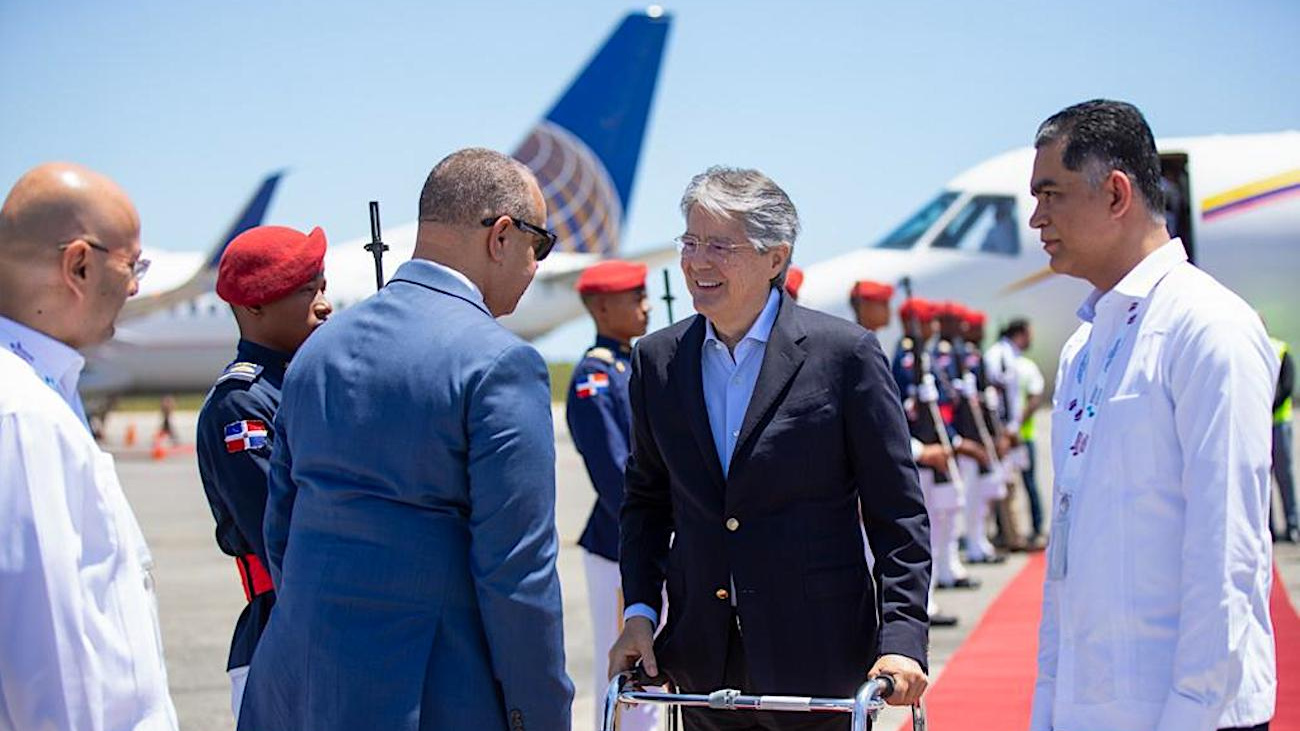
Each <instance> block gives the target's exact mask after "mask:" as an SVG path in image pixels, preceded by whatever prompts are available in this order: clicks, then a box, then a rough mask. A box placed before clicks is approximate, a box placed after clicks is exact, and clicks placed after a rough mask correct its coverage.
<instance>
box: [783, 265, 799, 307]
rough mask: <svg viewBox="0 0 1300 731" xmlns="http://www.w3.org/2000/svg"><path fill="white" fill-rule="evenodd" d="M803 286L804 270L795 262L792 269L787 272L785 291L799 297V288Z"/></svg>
mask: <svg viewBox="0 0 1300 731" xmlns="http://www.w3.org/2000/svg"><path fill="white" fill-rule="evenodd" d="M802 286H803V270H802V269H800V268H799V267H797V266H794V265H793V264H792V265H790V270H789V271H787V272H786V273H785V291H786V292H789V293H790V296H791V297H794V298H795V299H799V288H800V287H802Z"/></svg>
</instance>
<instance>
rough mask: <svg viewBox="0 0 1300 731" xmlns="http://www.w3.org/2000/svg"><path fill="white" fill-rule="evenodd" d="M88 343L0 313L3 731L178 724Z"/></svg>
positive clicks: (95, 730) (145, 553)
mask: <svg viewBox="0 0 1300 731" xmlns="http://www.w3.org/2000/svg"><path fill="white" fill-rule="evenodd" d="M83 363H84V361H83V360H82V358H81V356H80V355H78V354H77V352H76V351H75V350H73V349H72V348H69V347H68V346H66V345H64V344H63V343H60V342H58V341H56V340H54V339H52V338H49V337H48V336H46V335H43V334H41V333H39V332H36V331H34V330H30V329H28V328H26V327H23V326H22V325H19V324H18V323H15V322H13V321H12V320H8V319H6V318H3V317H0V730H4V731H8V730H9V729H70V730H71V729H75V730H76V731H117V730H122V731H125V730H127V729H131V730H134V731H153V730H154V729H175V728H176V727H177V723H176V711H175V709H174V708H173V707H172V701H171V697H170V696H169V695H168V692H167V673H166V670H165V668H164V665H163V653H162V636H161V634H160V632H159V627H158V614H157V603H156V601H155V598H154V594H153V585H152V579H151V577H150V573H149V569H150V566H151V565H152V559H151V558H150V555H149V550H148V547H147V546H146V545H145V542H144V537H143V535H142V534H141V533H140V527H139V525H138V524H137V523H136V520H135V516H134V515H133V514H132V512H131V508H130V506H129V505H128V504H127V501H126V497H125V495H123V494H122V489H121V486H120V485H119V484H118V481H117V474H116V472H115V470H114V465H113V458H112V457H111V456H109V455H108V454H106V453H104V452H103V451H101V450H100V449H99V447H98V446H97V445H96V444H95V441H94V439H93V438H92V437H91V435H90V432H89V430H88V429H87V428H86V426H85V423H84V418H83V417H82V416H81V414H80V413H79V411H80V408H79V407H80V400H79V399H78V398H77V395H76V386H77V379H78V378H79V377H80V373H81V367H82V364H83Z"/></svg>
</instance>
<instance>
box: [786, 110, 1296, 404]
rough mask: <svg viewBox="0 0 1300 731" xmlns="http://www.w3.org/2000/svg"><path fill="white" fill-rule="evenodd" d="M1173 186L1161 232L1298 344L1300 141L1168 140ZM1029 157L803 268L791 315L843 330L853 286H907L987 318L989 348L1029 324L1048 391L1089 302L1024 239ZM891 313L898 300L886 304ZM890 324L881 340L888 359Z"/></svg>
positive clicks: (1017, 154) (1290, 135) (894, 334)
mask: <svg viewBox="0 0 1300 731" xmlns="http://www.w3.org/2000/svg"><path fill="white" fill-rule="evenodd" d="M1157 146H1158V148H1159V150H1160V160H1161V167H1162V173H1163V174H1164V176H1165V178H1166V180H1168V181H1172V183H1173V184H1172V185H1171V188H1172V189H1173V193H1172V194H1171V195H1169V198H1170V204H1171V206H1170V208H1171V210H1170V213H1169V216H1168V217H1169V219H1170V228H1171V229H1172V231H1171V232H1172V233H1175V234H1177V235H1179V236H1180V237H1181V238H1182V240H1183V243H1184V244H1185V245H1186V247H1187V248H1188V252H1189V254H1190V256H1191V259H1192V261H1193V262H1194V263H1195V264H1196V265H1197V266H1199V267H1201V268H1202V269H1204V270H1205V271H1207V272H1209V273H1210V274H1211V275H1213V276H1214V277H1215V278H1216V279H1218V280H1219V281H1220V282H1222V283H1223V284H1224V285H1226V286H1227V287H1229V288H1231V289H1232V290H1233V291H1234V292H1236V293H1237V294H1239V295H1241V297H1242V298H1244V299H1245V300H1246V301H1247V302H1249V303H1251V305H1253V306H1254V307H1255V308H1256V309H1257V310H1259V311H1260V312H1261V313H1262V314H1263V315H1264V317H1265V320H1266V321H1267V323H1268V327H1269V330H1270V332H1272V333H1274V334H1276V335H1277V336H1278V337H1281V338H1283V339H1285V340H1287V341H1288V342H1291V343H1300V289H1298V288H1297V285H1296V274H1297V272H1300V132H1296V131H1289V132H1281V133H1276V134H1254V135H1219V136H1213V137H1188V138H1179V139H1167V140H1162V141H1160V142H1159V143H1158V145H1157ZM1033 160H1034V150H1033V149H1032V148H1023V149H1018V150H1013V151H1011V152H1007V153H1005V154H1002V155H998V156H997V157H994V158H991V159H989V160H987V161H986V162H984V163H981V164H979V165H977V166H975V167H973V168H971V169H969V170H967V171H966V172H964V173H962V174H960V175H958V176H957V177H955V178H953V179H952V180H951V181H950V182H949V183H948V185H947V186H945V187H944V189H943V190H942V191H940V192H939V194H938V195H937V196H935V197H934V198H933V199H932V200H930V201H929V202H927V203H926V204H925V205H923V206H922V207H921V208H920V209H919V210H917V211H916V213H914V214H913V215H912V216H910V217H909V218H908V219H907V220H906V221H904V222H903V223H902V224H901V225H900V226H899V227H898V228H896V229H894V231H892V232H891V233H889V234H888V235H886V236H885V237H884V238H882V239H881V240H880V241H878V242H876V243H875V244H873V245H871V246H869V247H867V248H864V249H859V250H857V251H854V252H851V253H848V254H843V255H841V256H837V257H834V258H832V259H829V260H826V261H822V262H818V263H816V264H813V265H812V266H809V267H807V269H806V271H805V279H804V284H803V289H802V290H801V292H800V298H799V299H800V303H801V304H804V305H807V306H809V307H815V308H817V309H821V310H824V311H826V312H830V313H834V314H837V315H840V316H842V317H845V318H852V317H853V314H852V312H851V311H850V309H849V303H848V292H849V289H850V287H851V286H852V285H853V283H854V281H856V280H858V279H874V280H877V281H881V282H887V283H893V284H897V283H898V282H900V281H901V280H902V279H903V278H904V277H908V278H910V280H911V284H912V287H913V291H914V293H915V294H916V295H917V296H919V297H925V298H927V299H938V300H953V301H957V302H961V303H962V304H965V305H967V306H969V307H974V308H977V309H980V310H984V311H985V312H987V313H988V315H989V324H988V327H987V330H988V334H989V336H990V337H992V336H994V335H995V334H996V333H997V331H998V329H999V327H1000V326H1001V325H1003V324H1005V323H1006V322H1007V321H1009V320H1010V319H1011V318H1013V317H1017V316H1024V317H1028V318H1029V319H1030V321H1031V322H1032V323H1033V328H1034V339H1035V344H1034V346H1033V348H1032V350H1031V352H1030V356H1031V357H1033V358H1034V359H1035V360H1036V361H1037V362H1038V363H1039V365H1040V366H1041V367H1042V368H1043V372H1044V374H1045V375H1047V377H1048V378H1049V379H1052V378H1053V376H1054V374H1055V372H1056V361H1057V356H1058V354H1059V351H1060V348H1061V345H1062V344H1063V343H1064V342H1065V339H1066V338H1067V337H1069V335H1070V333H1072V332H1073V331H1074V329H1075V327H1076V326H1077V325H1078V319H1077V317H1076V316H1075V310H1076V309H1077V308H1078V306H1079V304H1080V303H1081V302H1082V301H1083V298H1084V297H1086V296H1087V294H1088V292H1089V291H1091V287H1090V286H1089V285H1088V284H1087V283H1085V282H1082V281H1080V280H1077V279H1071V278H1068V277H1064V276H1061V275H1057V274H1053V273H1052V272H1051V271H1050V270H1049V269H1048V268H1047V255H1046V253H1044V252H1043V250H1042V246H1041V243H1040V242H1039V237H1038V232H1037V231H1036V230H1034V229H1031V228H1030V227H1029V223H1028V221H1029V216H1030V215H1031V214H1032V213H1033V210H1034V198H1033V197H1032V196H1031V195H1030V193H1029V178H1030V171H1031V169H1032V167H1033ZM895 297H896V299H895V305H897V303H898V302H899V301H901V294H899V293H897V292H896V294H895ZM898 337H899V327H898V323H897V322H894V323H892V324H891V326H890V329H889V330H887V331H886V332H885V333H882V342H883V343H884V344H885V347H886V348H892V347H893V345H894V343H895V342H897V340H898Z"/></svg>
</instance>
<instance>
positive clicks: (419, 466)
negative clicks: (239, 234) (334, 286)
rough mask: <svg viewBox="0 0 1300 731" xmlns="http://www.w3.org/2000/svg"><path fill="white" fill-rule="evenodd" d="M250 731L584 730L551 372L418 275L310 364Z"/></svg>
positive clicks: (244, 721) (299, 392) (314, 346)
mask: <svg viewBox="0 0 1300 731" xmlns="http://www.w3.org/2000/svg"><path fill="white" fill-rule="evenodd" d="M277 424H278V428H279V434H280V435H281V436H280V440H279V441H278V442H277V443H276V445H275V450H274V453H273V455H272V467H271V476H270V489H269V498H268V504H267V513H266V523H265V537H266V550H267V558H268V560H269V563H270V569H271V573H272V575H273V577H274V578H275V581H276V587H277V589H278V593H279V604H278V606H277V607H276V610H275V612H274V613H273V615H272V617H271V621H270V624H269V626H268V627H267V630H266V634H265V635H264V636H263V638H262V642H261V644H260V645H259V647H258V650H257V654H256V656H255V657H254V659H253V665H252V668H251V670H250V674H249V681H248V690H247V692H246V695H245V698H244V707H243V712H242V713H241V718H240V728H241V729H279V730H281V731H287V730H289V729H312V730H313V731H318V730H320V729H357V728H382V729H451V728H466V729H468V728H475V729H479V728H482V729H489V728H496V729H500V728H511V729H522V728H535V729H559V728H565V729H567V728H569V723H570V721H569V718H570V717H569V705H570V702H571V700H572V696H573V686H572V684H571V683H570V681H569V679H568V677H567V676H566V675H565V672H564V642H563V628H562V623H561V599H560V585H559V580H558V577H557V575H556V570H555V559H556V553H557V539H556V531H555V446H554V437H553V431H552V423H551V411H550V390H549V387H548V380H547V373H546V366H545V363H544V362H543V361H542V358H541V356H540V355H539V354H538V353H537V351H536V350H534V349H533V348H532V347H530V346H529V345H527V344H526V343H524V342H523V341H522V340H520V339H519V338H517V337H516V336H514V335H513V334H511V333H509V332H508V331H506V330H505V329H504V328H502V327H501V326H500V325H498V324H497V323H496V321H495V320H494V319H493V318H492V317H491V315H490V314H489V313H488V312H487V310H486V309H485V308H484V306H483V303H482V299H481V298H480V297H479V296H478V295H477V293H476V292H474V291H473V290H472V289H471V288H469V287H468V286H466V285H465V284H464V283H462V282H461V281H459V280H458V279H456V278H455V277H454V276H452V275H451V274H449V273H448V272H447V271H446V270H443V269H441V268H439V267H437V266H435V265H433V264H431V263H429V262H426V261H422V260H412V261H410V262H407V263H405V264H403V265H402V266H401V267H400V268H399V269H398V270H397V272H396V273H395V274H394V276H393V278H392V280H391V281H390V282H389V283H388V285H387V286H386V287H385V288H384V289H383V290H382V291H380V292H379V293H378V294H376V295H375V296H374V297H371V298H370V299H368V300H366V301H365V302H362V303H361V304H359V305H357V306H356V307H354V308H352V309H350V310H348V311H346V312H344V313H342V314H341V315H339V316H337V317H335V318H333V319H332V320H331V321H330V322H329V323H328V324H327V325H326V326H325V327H322V328H321V329H320V330H318V331H317V332H316V333H315V334H314V335H313V336H312V337H311V338H310V339H309V340H308V342H307V343H306V344H305V345H304V347H303V348H302V350H300V351H299V353H298V354H297V355H296V356H295V358H294V361H293V363H292V365H291V367H290V368H289V373H288V376H287V378H286V380H285V388H284V396H283V401H282V402H281V407H280V413H279V416H278V418H277Z"/></svg>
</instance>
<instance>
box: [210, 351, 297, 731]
mask: <svg viewBox="0 0 1300 731" xmlns="http://www.w3.org/2000/svg"><path fill="white" fill-rule="evenodd" d="M288 362H289V355H288V354H286V353H281V352H278V351H275V350H272V349H270V348H266V347H263V346H261V345H258V344H256V343H251V342H249V341H247V340H240V341H239V346H238V350H237V351H236V356H235V361H234V362H233V363H231V364H230V365H228V366H226V369H225V371H223V372H222V374H221V377H220V378H218V379H217V382H216V384H215V385H213V387H212V390H211V391H210V392H209V393H208V396H207V399H206V400H205V401H204V403H203V408H202V410H201V411H200V412H199V420H198V435H197V439H196V444H197V447H196V451H197V453H198V460H199V475H200V477H201V478H202V479H203V491H204V492H205V493H206V494H207V498H208V505H209V507H211V508H212V516H213V517H214V518H215V519H216V521H217V531H216V536H217V546H218V547H220V549H221V552H222V553H225V554H226V555H228V556H233V557H234V559H235V565H236V568H237V569H238V572H239V581H240V584H241V586H242V588H243V590H244V598H245V600H247V601H248V606H246V607H244V611H243V612H242V613H241V614H240V615H239V619H238V621H236V623H235V632H234V636H233V637H232V639H231V642H230V656H229V660H228V661H227V663H226V668H227V672H229V673H230V676H231V681H232V689H231V692H232V696H231V706H232V710H233V711H234V713H235V716H236V718H238V716H239V710H238V709H239V702H240V698H241V697H242V695H243V692H242V691H243V679H244V675H245V674H246V673H247V672H248V664H249V663H250V662H251V661H252V659H253V650H254V649H255V648H256V647H257V641H258V639H259V638H261V636H262V630H263V629H265V628H266V622H267V619H269V618H270V615H271V608H272V607H273V606H275V589H274V587H273V586H272V585H271V575H270V574H269V573H268V572H267V570H266V550H265V548H264V546H263V543H262V516H263V513H264V512H265V510H266V484H267V483H266V481H267V474H268V473H269V471H270V467H271V464H270V458H271V445H272V444H273V443H274V441H275V423H274V421H275V413H276V410H277V409H278V408H279V407H280V388H281V386H282V385H283V384H284V373H285V368H286V366H287V365H288Z"/></svg>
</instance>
